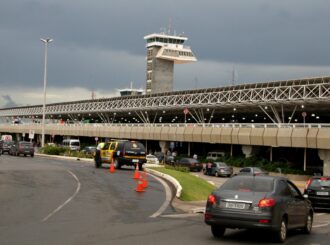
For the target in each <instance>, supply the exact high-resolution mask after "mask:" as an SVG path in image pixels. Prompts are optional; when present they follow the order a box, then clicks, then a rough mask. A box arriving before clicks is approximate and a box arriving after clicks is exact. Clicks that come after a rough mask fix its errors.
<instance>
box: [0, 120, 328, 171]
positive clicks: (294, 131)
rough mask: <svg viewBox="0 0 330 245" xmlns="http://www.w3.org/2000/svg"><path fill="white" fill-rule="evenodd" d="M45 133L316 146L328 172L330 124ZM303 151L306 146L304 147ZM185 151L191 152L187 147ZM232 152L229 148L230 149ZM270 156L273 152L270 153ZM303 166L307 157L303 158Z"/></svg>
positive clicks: (87, 128) (50, 127)
mask: <svg viewBox="0 0 330 245" xmlns="http://www.w3.org/2000/svg"><path fill="white" fill-rule="evenodd" d="M31 131H32V132H34V133H35V134H39V135H40V134H41V125H40V124H0V132H7V133H16V134H17V133H18V134H28V133H29V132H31ZM45 132H46V134H47V135H66V136H73V137H77V136H78V137H79V136H89V137H100V138H105V137H107V138H118V139H137V140H145V141H147V140H157V141H160V146H161V148H162V151H163V152H165V151H166V150H167V149H168V147H169V142H172V141H174V142H188V143H189V144H190V143H191V142H200V143H211V144H229V145H231V146H233V145H241V146H242V151H243V153H244V154H245V155H246V156H250V155H252V154H253V150H254V148H255V147H258V146H267V147H270V150H271V152H272V149H273V148H274V147H292V148H302V149H307V148H309V149H318V150H319V156H320V158H321V159H322V160H323V161H324V167H323V171H324V174H329V175H330V124H281V125H274V124H47V125H46V127H45ZM305 152H306V150H305ZM187 153H188V155H191V152H190V149H189V148H188V152H187ZM231 154H232V152H231ZM270 160H272V154H271V155H270ZM304 162H305V163H304V168H305V169H306V160H305V161H304Z"/></svg>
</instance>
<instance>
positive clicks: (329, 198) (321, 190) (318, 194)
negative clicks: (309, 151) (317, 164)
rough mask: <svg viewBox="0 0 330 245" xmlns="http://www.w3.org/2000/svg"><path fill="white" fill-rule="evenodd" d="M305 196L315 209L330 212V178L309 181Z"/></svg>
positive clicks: (319, 177) (320, 177) (323, 177)
mask: <svg viewBox="0 0 330 245" xmlns="http://www.w3.org/2000/svg"><path fill="white" fill-rule="evenodd" d="M304 196H305V197H306V198H308V199H309V200H310V201H311V202H312V206H313V208H314V209H327V210H330V177H329V176H315V177H312V178H310V179H309V180H308V181H307V184H306V189H305V191H304Z"/></svg>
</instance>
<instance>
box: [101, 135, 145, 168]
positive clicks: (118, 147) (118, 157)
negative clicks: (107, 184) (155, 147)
mask: <svg viewBox="0 0 330 245" xmlns="http://www.w3.org/2000/svg"><path fill="white" fill-rule="evenodd" d="M100 155H101V157H100V158H99V159H96V158H95V167H97V168H99V167H101V165H102V163H112V161H113V162H114V164H115V168H116V169H120V168H121V167H122V166H123V165H126V166H136V164H137V165H138V167H139V170H142V169H143V164H144V163H146V150H145V147H144V145H143V144H142V143H141V142H139V141H129V140H117V141H111V142H108V143H106V144H105V146H104V147H103V148H102V149H101V152H100Z"/></svg>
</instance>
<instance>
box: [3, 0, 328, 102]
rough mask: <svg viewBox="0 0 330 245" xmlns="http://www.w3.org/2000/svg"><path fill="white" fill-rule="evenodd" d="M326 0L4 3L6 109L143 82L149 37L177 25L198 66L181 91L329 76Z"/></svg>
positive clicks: (186, 71) (178, 77)
mask: <svg viewBox="0 0 330 245" xmlns="http://www.w3.org/2000/svg"><path fill="white" fill-rule="evenodd" d="M329 10H330V1H329V0H276V1H275V0H166V1H158V0H1V1H0V107H10V106H15V105H19V106H20V105H28V104H42V94H43V69H44V44H43V43H42V42H41V41H40V38H43V37H51V38H53V39H54V41H53V42H52V43H51V44H50V45H49V49H48V84H47V103H51V102H61V101H69V100H81V99H90V98H91V93H92V91H94V92H95V95H96V97H97V98H101V97H110V96H114V95H117V94H118V89H122V88H126V87H129V85H130V82H133V86H134V87H135V88H145V77H146V73H145V70H146V59H145V56H146V49H145V41H144V39H143V37H144V36H145V35H147V34H151V33H155V32H160V31H161V30H164V28H166V29H168V27H169V26H170V27H171V30H172V32H176V33H177V34H179V33H184V34H185V35H186V36H187V37H188V38H189V39H188V41H187V45H189V46H191V48H192V50H193V52H194V53H195V55H196V56H197V59H198V62H196V63H189V64H184V65H177V66H175V72H174V73H175V74H174V88H175V89H176V90H183V89H191V88H205V87H218V86H223V85H229V84H231V81H232V73H233V70H235V83H236V84H239V83H254V82H265V81H274V80H287V79H299V78H305V77H315V76H328V75H330V48H329V43H330V31H329V24H330V14H329Z"/></svg>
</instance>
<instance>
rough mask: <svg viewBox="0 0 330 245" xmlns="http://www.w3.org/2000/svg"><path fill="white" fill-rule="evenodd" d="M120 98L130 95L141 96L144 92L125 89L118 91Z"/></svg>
mask: <svg viewBox="0 0 330 245" xmlns="http://www.w3.org/2000/svg"><path fill="white" fill-rule="evenodd" d="M119 92H120V96H130V95H142V94H143V92H144V90H143V89H135V88H126V89H120V90H119Z"/></svg>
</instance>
